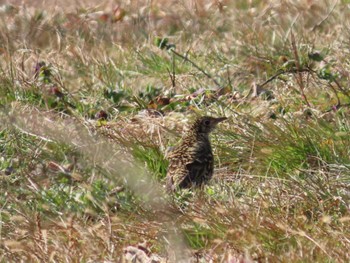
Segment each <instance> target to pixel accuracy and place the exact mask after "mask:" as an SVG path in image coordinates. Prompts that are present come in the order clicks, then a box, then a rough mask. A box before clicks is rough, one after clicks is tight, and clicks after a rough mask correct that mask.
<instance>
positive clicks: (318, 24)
mask: <svg viewBox="0 0 350 263" xmlns="http://www.w3.org/2000/svg"><path fill="white" fill-rule="evenodd" d="M338 2H339V1H338V0H336V1H334V5H333V6H332V8H331V10H330V11H329V12H328V13H327V15H326V16H325V18H323V19H322V20H321V21H320V22H318V23H317V24H316V25H314V27H313V28H312V30H311V31H314V30H315V29H316V28H318V27H320V26H321V25H322V24H323V23H324V22H325V21H326V20H327V19H328V18H329V16H330V15H331V14H332V13H333V11H334V9H335V7H336V5H337V4H338Z"/></svg>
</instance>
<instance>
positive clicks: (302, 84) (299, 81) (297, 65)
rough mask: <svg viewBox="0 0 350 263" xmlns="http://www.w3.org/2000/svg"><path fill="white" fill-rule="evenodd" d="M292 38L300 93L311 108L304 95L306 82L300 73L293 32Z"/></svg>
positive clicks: (291, 32) (291, 33)
mask: <svg viewBox="0 0 350 263" xmlns="http://www.w3.org/2000/svg"><path fill="white" fill-rule="evenodd" d="M290 37H291V42H292V48H293V52H294V58H295V65H296V67H297V70H298V78H297V81H298V84H299V87H300V92H301V95H302V96H303V98H304V100H305V103H306V105H307V106H308V107H310V103H309V101H308V100H307V97H306V95H305V93H304V82H303V76H302V75H301V72H300V69H301V67H300V62H299V55H298V50H297V46H296V44H295V38H294V34H293V30H291V31H290Z"/></svg>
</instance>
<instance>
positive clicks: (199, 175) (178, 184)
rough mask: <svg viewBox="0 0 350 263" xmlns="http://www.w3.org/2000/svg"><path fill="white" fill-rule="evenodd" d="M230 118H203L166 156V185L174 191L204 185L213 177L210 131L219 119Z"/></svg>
mask: <svg viewBox="0 0 350 263" xmlns="http://www.w3.org/2000/svg"><path fill="white" fill-rule="evenodd" d="M226 119H227V118H225V117H222V118H214V117H208V116H204V117H200V118H198V119H197V120H196V121H195V122H194V123H193V124H192V126H191V127H190V129H189V130H188V132H187V133H186V134H185V135H184V137H183V139H182V142H181V143H180V144H179V145H178V146H177V147H176V148H175V149H174V150H172V151H171V152H170V153H169V154H168V156H167V158H168V160H169V167H168V171H167V178H166V180H167V182H166V188H167V191H168V192H173V191H175V190H176V189H178V188H190V187H193V186H202V185H203V184H205V183H207V182H208V181H209V180H210V179H211V177H212V176H213V171H214V157H213V152H212V148H211V144H210V139H209V133H210V132H211V131H213V130H214V128H215V127H216V125H217V124H218V123H219V122H222V121H224V120H226Z"/></svg>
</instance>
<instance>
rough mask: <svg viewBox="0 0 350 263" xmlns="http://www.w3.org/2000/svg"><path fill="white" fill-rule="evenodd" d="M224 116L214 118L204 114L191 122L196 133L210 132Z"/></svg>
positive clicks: (224, 118)
mask: <svg viewBox="0 0 350 263" xmlns="http://www.w3.org/2000/svg"><path fill="white" fill-rule="evenodd" d="M226 119H227V118H226V117H221V118H214V117H209V116H204V117H200V118H198V119H197V120H196V121H195V123H194V124H193V126H194V128H195V130H196V131H197V132H198V133H207V134H208V133H210V132H211V131H212V130H214V128H215V127H216V125H217V124H218V123H219V122H222V121H224V120H226Z"/></svg>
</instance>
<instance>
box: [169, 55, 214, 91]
mask: <svg viewBox="0 0 350 263" xmlns="http://www.w3.org/2000/svg"><path fill="white" fill-rule="evenodd" d="M170 51H171V52H173V54H175V55H176V56H178V57H180V58H182V59H183V60H185V61H187V62H189V63H191V64H192V66H194V67H195V68H196V69H198V70H199V71H200V72H202V73H203V74H204V75H205V76H206V77H207V78H209V79H211V80H212V81H213V82H214V83H215V85H216V86H217V87H218V88H220V84H219V82H218V81H217V80H216V79H215V78H213V76H212V75H210V74H209V73H208V72H206V71H205V70H204V69H202V68H201V67H199V66H198V65H197V64H196V63H194V62H193V61H192V60H190V59H189V58H188V57H186V56H183V55H181V54H180V53H178V52H176V51H175V50H174V49H173V48H172V49H170Z"/></svg>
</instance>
